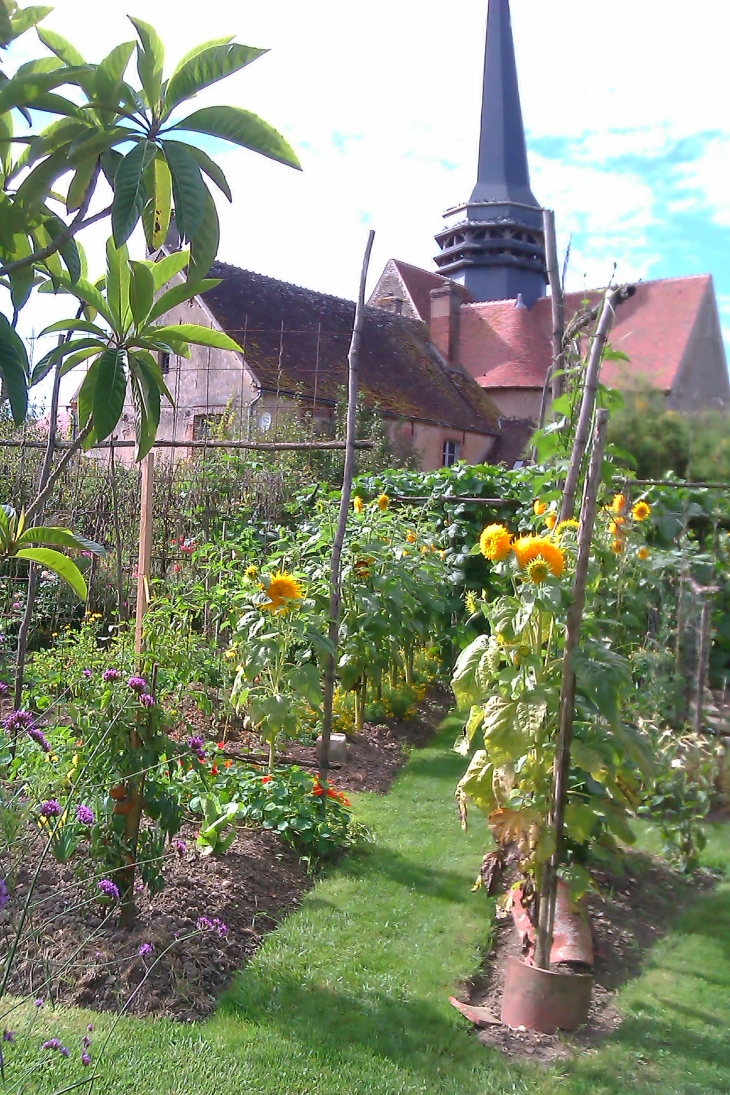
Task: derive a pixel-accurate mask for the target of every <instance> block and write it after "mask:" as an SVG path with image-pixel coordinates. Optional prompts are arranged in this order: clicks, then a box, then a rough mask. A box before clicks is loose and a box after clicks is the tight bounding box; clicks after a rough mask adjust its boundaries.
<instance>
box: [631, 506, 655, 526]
mask: <svg viewBox="0 0 730 1095" xmlns="http://www.w3.org/2000/svg"><path fill="white" fill-rule="evenodd" d="M650 513H651V506H650V505H649V503H648V502H637V503H636V505H635V506H634V508H633V509H632V511H631V516H632V517H633V519H634V520H635V521H646V519H647V517H648V516H649V514H650Z"/></svg>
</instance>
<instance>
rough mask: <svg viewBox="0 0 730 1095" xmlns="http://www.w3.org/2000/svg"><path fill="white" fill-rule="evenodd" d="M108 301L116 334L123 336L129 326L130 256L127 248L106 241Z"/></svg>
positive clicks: (112, 241) (109, 240)
mask: <svg viewBox="0 0 730 1095" xmlns="http://www.w3.org/2000/svg"><path fill="white" fill-rule="evenodd" d="M106 299H107V303H108V306H109V311H110V312H111V314H112V315H113V317H114V329H115V333H116V334H118V335H119V334H122V333H123V332H124V331H125V330H126V329H127V326H128V324H129V319H130V316H131V313H130V310H129V255H128V252H127V248H126V247H125V246H124V245H122V246H121V247H115V246H114V240H113V239H108V240H107V241H106Z"/></svg>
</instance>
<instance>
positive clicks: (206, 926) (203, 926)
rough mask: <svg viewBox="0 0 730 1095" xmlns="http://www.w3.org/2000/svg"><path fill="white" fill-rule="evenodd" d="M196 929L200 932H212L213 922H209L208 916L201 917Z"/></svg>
mask: <svg viewBox="0 0 730 1095" xmlns="http://www.w3.org/2000/svg"><path fill="white" fill-rule="evenodd" d="M195 927H196V928H197V929H198V931H199V932H212V931H213V921H212V920H209V919H208V917H207V916H199V917H198V920H197V923H196V925H195Z"/></svg>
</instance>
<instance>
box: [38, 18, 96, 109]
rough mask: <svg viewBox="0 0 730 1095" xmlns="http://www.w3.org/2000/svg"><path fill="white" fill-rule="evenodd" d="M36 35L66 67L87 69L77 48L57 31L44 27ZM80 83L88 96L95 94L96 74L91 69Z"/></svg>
mask: <svg viewBox="0 0 730 1095" xmlns="http://www.w3.org/2000/svg"><path fill="white" fill-rule="evenodd" d="M36 34H37V35H38V37H39V38H40V40H41V42H42V43H43V45H44V46H47V47H48V49H50V51H51V53H55V54H56V57H58V58H60V60H61V61H63V63H64V65H67V66H68V67H69V68H72V67H74V66H78V67H79V68H86V67H87V65H86V61H85V60H84V59H83V57H82V56H81V54H80V53H79V51H78V50H77V49H76V47H75V46H72V45H71V43H70V42H67V41H66V39H65V38H62V37H61V35H60V34H56V32H55V30H49V29H48V28H47V27H44V28H43V30H37V31H36ZM79 83H80V84H81V87H82V88H83V89H84V91H85V92H86V94H87V95H89V96H91V95H92V94H93V88H94V74H93V72H92V70H91V69H89V73H88V75H86V76H82V77H81V78H80V80H79Z"/></svg>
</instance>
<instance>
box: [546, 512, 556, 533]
mask: <svg viewBox="0 0 730 1095" xmlns="http://www.w3.org/2000/svg"><path fill="white" fill-rule="evenodd" d="M557 523H558V515H557V513H549V514H548V515H547V517H546V518H545V524H546V525H547V527H548V528H549V529H550V531H551V532H552V530H553V529H554V528H555V526H556V525H557Z"/></svg>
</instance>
